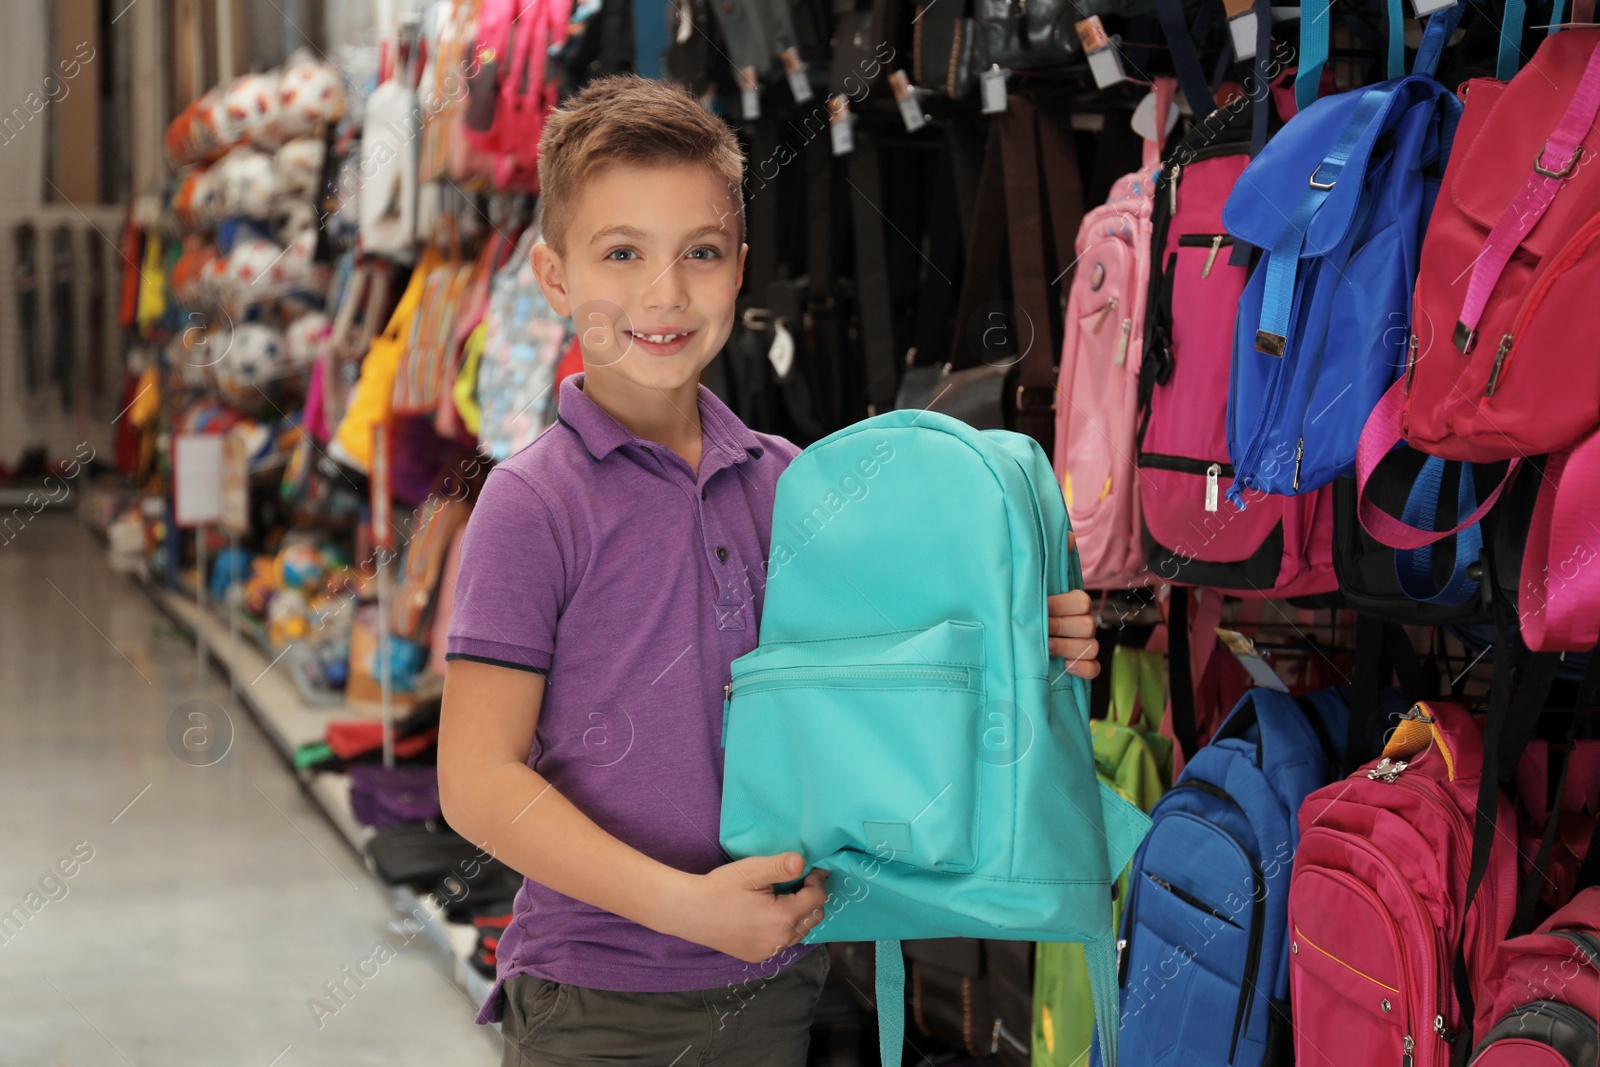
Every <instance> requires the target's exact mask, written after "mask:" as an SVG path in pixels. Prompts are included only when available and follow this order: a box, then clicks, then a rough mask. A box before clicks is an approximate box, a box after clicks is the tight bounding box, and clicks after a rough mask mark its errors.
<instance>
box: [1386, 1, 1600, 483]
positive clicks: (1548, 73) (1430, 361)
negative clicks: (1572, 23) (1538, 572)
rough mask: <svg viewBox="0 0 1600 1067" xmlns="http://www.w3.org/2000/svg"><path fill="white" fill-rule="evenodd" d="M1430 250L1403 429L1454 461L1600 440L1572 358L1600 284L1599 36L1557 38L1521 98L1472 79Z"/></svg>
mask: <svg viewBox="0 0 1600 1067" xmlns="http://www.w3.org/2000/svg"><path fill="white" fill-rule="evenodd" d="M1462 92H1463V94H1464V98H1465V100H1466V109H1465V112H1464V113H1463V115H1462V119H1461V127H1460V130H1459V131H1458V133H1457V138H1456V140H1457V144H1458V147H1457V149H1456V151H1455V153H1454V155H1453V157H1452V159H1451V161H1450V167H1449V169H1448V170H1447V171H1446V172H1445V177H1444V187H1443V189H1442V190H1441V192H1440V196H1439V204H1438V208H1437V209H1436V210H1435V212H1434V217H1433V221H1432V222H1431V223H1430V225H1429V227H1428V237H1427V240H1426V241H1425V242H1424V244H1423V247H1422V270H1421V273H1420V274H1419V275H1418V278H1417V284H1416V303H1415V313H1414V316H1413V317H1414V320H1415V324H1414V326H1413V327H1412V336H1411V353H1412V357H1411V362H1410V364H1409V367H1408V373H1407V376H1406V378H1405V381H1404V384H1403V385H1402V386H1401V387H1399V388H1400V389H1401V391H1402V394H1403V400H1402V402H1401V403H1400V411H1399V420H1398V425H1395V424H1394V423H1393V422H1392V421H1391V422H1389V423H1388V424H1387V425H1385V426H1383V427H1382V428H1383V429H1384V430H1385V433H1384V437H1385V438H1387V437H1388V436H1389V434H1390V431H1391V430H1392V432H1393V433H1394V434H1395V435H1396V436H1404V437H1405V438H1406V440H1408V441H1409V442H1410V443H1411V444H1412V446H1413V447H1415V448H1419V449H1421V450H1422V451H1424V452H1427V453H1430V454H1432V455H1436V456H1442V457H1445V458H1447V459H1460V460H1472V461H1477V462H1485V461H1490V460H1500V459H1509V460H1517V459H1519V458H1521V457H1523V456H1532V455H1539V454H1541V453H1546V452H1554V451H1557V450H1559V449H1561V448H1565V447H1567V446H1569V445H1572V444H1573V443H1575V442H1576V441H1578V440H1579V439H1580V438H1582V437H1584V436H1586V435H1588V434H1589V433H1590V432H1591V431H1593V430H1594V429H1595V427H1596V426H1597V425H1600V362H1596V361H1595V360H1592V359H1582V358H1574V351H1573V349H1574V345H1575V344H1577V345H1581V344H1582V343H1583V342H1582V341H1581V340H1580V338H1584V337H1586V336H1588V335H1589V334H1590V333H1591V332H1592V327H1593V324H1594V321H1595V320H1594V315H1595V309H1596V308H1597V307H1600V305H1597V304H1596V302H1595V300H1594V294H1595V291H1596V282H1597V281H1600V243H1597V238H1600V170H1597V169H1596V168H1595V167H1594V166H1592V165H1591V161H1592V160H1593V158H1594V156H1595V154H1596V153H1597V152H1600V132H1596V130H1595V119H1596V116H1597V115H1600V30H1594V29H1564V30H1562V31H1561V32H1560V33H1556V34H1554V35H1553V36H1550V37H1547V38H1546V39H1545V41H1544V43H1543V44H1541V45H1540V46H1539V50H1538V52H1537V53H1535V55H1534V57H1533V62H1532V63H1530V64H1529V66H1528V68H1527V69H1526V70H1524V71H1523V72H1522V73H1521V74H1518V75H1517V77H1516V78H1514V79H1512V81H1511V82H1510V84H1502V83H1500V82H1496V81H1491V80H1489V79H1486V78H1479V79H1474V80H1472V81H1470V82H1468V83H1467V84H1466V86H1465V87H1464V88H1463V90H1462Z"/></svg>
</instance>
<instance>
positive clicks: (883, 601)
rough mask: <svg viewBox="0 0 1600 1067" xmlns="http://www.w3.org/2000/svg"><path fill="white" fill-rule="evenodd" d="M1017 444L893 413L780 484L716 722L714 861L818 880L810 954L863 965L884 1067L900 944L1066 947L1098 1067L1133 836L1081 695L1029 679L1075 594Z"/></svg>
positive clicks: (1036, 674) (1045, 464)
mask: <svg viewBox="0 0 1600 1067" xmlns="http://www.w3.org/2000/svg"><path fill="white" fill-rule="evenodd" d="M1067 532H1068V522H1067V510H1066V505H1065V502H1064V501H1063V499H1062V496H1061V489H1060V486H1059V485H1058V484H1057V482H1056V480H1055V473H1054V471H1053V470H1052V469H1051V466H1050V460H1049V458H1048V457H1046V456H1045V454H1044V451H1043V450H1042V449H1041V448H1040V447H1039V445H1038V444H1037V443H1035V442H1034V441H1033V440H1032V439H1031V438H1029V437H1026V436H1024V435H1022V434H1018V433H1011V432H1009V431H1004V430H976V429H973V428H972V427H970V426H968V425H967V424H965V423H963V422H960V421H958V420H956V419H954V418H951V417H949V416H947V415H943V414H939V413H937V412H931V411H916V410H903V411H891V412H888V413H886V414H883V415H877V416H874V417H873V418H870V419H866V420H864V421H862V422H858V423H856V424H854V425H852V426H848V427H846V428H844V429H842V430H839V431H837V432H835V433H832V434H830V435H828V436H827V437H824V438H823V439H822V440H820V441H818V442H816V443H815V444H813V445H811V446H810V447H809V448H807V449H805V451H803V452H801V453H800V455H798V456H796V457H795V459H794V461H793V462H792V463H791V464H790V465H789V467H788V469H787V470H785V471H784V473H783V475H782V477H780V478H779V479H778V491H777V500H776V503H775V506H774V510H773V520H772V543H771V549H770V559H769V562H768V568H767V587H766V602H765V605H764V607H763V611H762V618H761V643H760V646H759V647H758V648H757V649H756V650H755V651H753V652H750V653H748V654H746V655H744V656H740V657H739V658H738V659H736V660H734V661H733V667H732V682H731V684H730V685H729V687H728V698H727V702H726V704H725V706H724V715H723V725H722V740H723V746H724V749H725V755H724V780H723V792H722V827H721V843H722V847H723V848H724V849H726V850H727V852H728V853H729V854H730V855H732V856H733V857H735V858H740V857H746V856H754V855H771V854H774V853H778V852H784V851H788V850H794V851H796V852H799V853H800V854H801V855H802V856H804V857H805V861H806V866H807V868H808V869H809V868H811V867H820V868H823V869H825V870H827V871H829V872H830V874H829V877H828V883H827V888H828V892H829V896H828V902H827V904H826V906H825V907H826V912H827V914H826V918H824V919H823V921H822V922H821V923H819V924H818V925H817V926H815V927H813V928H812V929H811V931H810V932H809V933H808V934H807V935H806V937H805V941H806V942H808V943H819V942H830V941H874V942H876V943H877V944H876V949H875V955H876V962H877V1002H878V1026H879V1043H880V1051H881V1054H882V1059H883V1063H884V1064H885V1067H891V1065H898V1064H899V1063H900V1054H901V1049H902V1037H903V1028H904V1008H905V993H904V989H905V985H904V983H905V970H904V959H903V957H902V955H901V951H900V945H899V941H900V940H902V939H910V938H932V937H973V938H990V939H1003V940H1016V941H1075V942H1081V943H1083V944H1084V946H1085V952H1086V955H1087V959H1088V964H1089V975H1090V981H1091V985H1092V987H1093V992H1094V1000H1095V1019H1096V1023H1097V1029H1098V1030H1099V1035H1100V1042H1101V1044H1102V1046H1103V1047H1104V1048H1105V1051H1106V1062H1108V1063H1115V1061H1116V1034H1117V1026H1116V1022H1117V1015H1116V1010H1117V1004H1116V943H1115V938H1116V933H1115V931H1114V930H1113V928H1112V920H1111V903H1112V884H1113V882H1114V880H1115V878H1116V876H1117V874H1118V873H1119V872H1120V871H1121V870H1122V869H1123V867H1124V866H1125V865H1126V864H1127V862H1128V860H1129V859H1130V858H1131V857H1132V855H1133V850H1134V849H1135V848H1137V847H1138V843H1139V841H1140V840H1141V839H1142V838H1143V836H1144V833H1145V831H1146V830H1147V829H1148V828H1149V825H1150V822H1149V819H1148V817H1146V816H1145V815H1144V813H1142V812H1140V811H1139V810H1138V809H1137V808H1136V807H1134V806H1133V805H1132V804H1129V803H1128V802H1127V801H1125V800H1123V799H1122V798H1121V797H1119V796H1118V795H1117V794H1116V792H1115V791H1114V790H1112V789H1110V788H1109V787H1106V786H1104V785H1102V784H1101V783H1100V781H1099V779H1098V778H1097V776H1096V774H1095V765H1094V755H1093V746H1092V740H1091V736H1090V730H1089V703H1088V687H1087V685H1086V683H1085V682H1084V681H1083V679H1081V678H1076V677H1074V676H1072V675H1070V674H1067V673H1066V669H1065V664H1064V662H1063V661H1062V660H1061V659H1059V658H1057V657H1051V656H1049V655H1048V644H1047V641H1048V638H1047V635H1046V614H1047V608H1046V603H1045V597H1046V595H1047V594H1054V593H1060V592H1066V591H1068V590H1071V589H1078V588H1081V586H1082V579H1081V574H1080V571H1079V569H1078V561H1077V558H1076V555H1075V554H1072V553H1069V552H1068V551H1067Z"/></svg>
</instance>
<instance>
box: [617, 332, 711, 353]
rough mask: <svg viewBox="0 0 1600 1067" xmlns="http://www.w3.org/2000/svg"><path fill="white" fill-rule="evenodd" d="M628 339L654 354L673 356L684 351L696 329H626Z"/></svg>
mask: <svg viewBox="0 0 1600 1067" xmlns="http://www.w3.org/2000/svg"><path fill="white" fill-rule="evenodd" d="M624 332H625V333H626V334H627V336H628V340H629V341H632V342H633V343H635V344H636V345H638V346H639V348H640V349H642V350H643V351H645V352H647V353H648V354H650V355H653V356H671V355H676V354H677V353H679V352H681V351H683V349H684V347H685V346H687V345H688V343H689V341H690V340H692V339H693V338H694V336H695V334H696V333H697V332H698V331H696V330H626V331H624Z"/></svg>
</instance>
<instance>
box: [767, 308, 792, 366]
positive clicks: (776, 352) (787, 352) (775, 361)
mask: <svg viewBox="0 0 1600 1067" xmlns="http://www.w3.org/2000/svg"><path fill="white" fill-rule="evenodd" d="M767 362H769V363H771V364H772V372H773V373H774V374H776V375H777V376H778V380H779V381H782V380H783V379H784V378H787V377H788V376H789V368H790V367H792V366H794V335H793V334H791V333H790V332H789V331H788V330H786V329H785V328H784V326H783V320H782V319H779V320H778V321H777V322H776V323H774V324H773V326H772V347H771V348H769V349H767Z"/></svg>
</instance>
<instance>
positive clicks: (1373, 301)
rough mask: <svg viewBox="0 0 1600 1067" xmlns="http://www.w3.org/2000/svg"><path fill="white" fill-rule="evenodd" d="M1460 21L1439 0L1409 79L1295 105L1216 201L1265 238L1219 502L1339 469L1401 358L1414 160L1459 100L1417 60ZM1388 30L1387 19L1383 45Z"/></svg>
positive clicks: (1235, 221)
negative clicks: (1227, 473)
mask: <svg viewBox="0 0 1600 1067" xmlns="http://www.w3.org/2000/svg"><path fill="white" fill-rule="evenodd" d="M1395 6H1396V8H1397V9H1398V4H1396V5H1395ZM1321 11H1322V15H1325V14H1326V4H1323V5H1322V7H1321ZM1314 17H1317V18H1320V17H1322V16H1321V15H1318V14H1317V12H1316V11H1314V10H1312V9H1310V8H1308V9H1307V11H1306V13H1305V16H1304V18H1302V20H1301V25H1302V28H1301V32H1302V36H1304V35H1306V34H1307V33H1310V32H1311V29H1310V27H1309V26H1308V22H1309V21H1310V20H1312V19H1313V18H1314ZM1460 17H1461V9H1460V7H1459V6H1452V7H1450V8H1447V9H1445V10H1444V11H1440V12H1438V13H1436V14H1434V15H1433V16H1432V17H1431V18H1430V19H1429V20H1428V26H1427V30H1426V32H1425V35H1424V37H1423V41H1422V46H1421V48H1420V49H1419V50H1418V52H1417V59H1416V63H1415V65H1414V67H1413V73H1412V74H1411V75H1410V76H1408V77H1403V78H1401V77H1393V78H1392V79H1391V80H1390V81H1385V82H1381V83H1379V84H1378V85H1374V86H1371V87H1369V88H1365V89H1358V90H1354V91H1352V92H1348V93H1340V94H1338V95H1336V96H1330V97H1325V98H1323V99H1321V100H1315V101H1312V102H1310V103H1309V106H1306V107H1305V109H1304V110H1303V111H1301V112H1300V113H1299V114H1297V115H1296V116H1295V117H1294V118H1293V119H1291V120H1290V121H1289V122H1288V123H1286V124H1285V125H1284V127H1283V129H1282V130H1281V131H1279V133H1278V135H1277V136H1276V137H1274V138H1272V139H1271V140H1270V141H1268V142H1267V144H1266V147H1265V148H1263V149H1262V151H1261V154H1260V155H1258V156H1257V157H1256V158H1255V159H1254V160H1253V161H1252V162H1251V164H1250V166H1249V168H1248V169H1246V170H1245V172H1244V174H1243V175H1241V176H1240V179H1239V183H1238V184H1237V185H1236V186H1235V187H1234V190H1233V193H1232V195H1231V196H1229V198H1228V204H1227V207H1226V208H1224V209H1223V222H1224V224H1225V225H1226V227H1227V230H1228V232H1229V233H1230V234H1232V235H1233V236H1234V237H1235V238H1236V239H1238V240H1242V241H1246V242H1248V243H1250V244H1252V245H1255V246H1256V247H1258V248H1261V249H1264V250H1265V251H1264V254H1263V256H1262V258H1261V261H1260V263H1259V264H1258V265H1257V267H1256V269H1255V272H1254V273H1253V274H1252V275H1251V278H1250V284H1249V285H1248V286H1247V287H1246V288H1245V291H1244V297H1243V299H1242V300H1241V302H1240V304H1239V315H1238V319H1237V323H1236V327H1235V339H1234V349H1233V350H1234V362H1233V381H1232V385H1231V387H1230V389H1229V392H1228V453H1229V455H1230V456H1231V457H1232V458H1233V464H1234V479H1233V484H1232V485H1230V486H1229V487H1228V489H1227V495H1228V499H1229V500H1231V501H1232V502H1233V503H1235V504H1242V503H1243V494H1244V492H1245V491H1246V490H1248V489H1254V490H1257V491H1260V492H1269V493H1282V494H1293V493H1305V492H1310V491H1312V490H1315V489H1319V488H1321V487H1322V486H1325V485H1327V484H1328V483H1329V482H1331V481H1332V480H1333V479H1334V478H1336V477H1338V476H1339V475H1341V474H1345V473H1348V472H1349V470H1350V468H1351V466H1352V464H1353V463H1354V461H1355V458H1356V442H1357V439H1358V438H1359V436H1360V432H1361V426H1362V423H1363V421H1364V420H1365V418H1366V416H1367V414H1368V413H1369V412H1371V411H1372V409H1373V406H1374V405H1375V404H1376V403H1377V402H1378V399H1379V397H1381V396H1382V395H1383V392H1384V390H1386V389H1387V388H1388V387H1389V385H1390V383H1391V382H1393V381H1394V380H1395V379H1396V378H1398V377H1399V375H1400V372H1401V370H1402V369H1403V368H1404V366H1405V359H1404V355H1405V345H1406V336H1407V328H1408V326H1409V323H1410V318H1409V315H1408V306H1409V302H1410V294H1411V287H1412V284H1413V282H1414V281H1415V279H1416V272H1417V257H1418V251H1419V247H1420V245H1421V235H1422V230H1423V228H1424V226H1425V225H1426V223H1427V219H1428V212H1429V211H1430V210H1431V208H1432V205H1433V199H1434V195H1435V191H1436V188H1437V186H1436V179H1433V178H1431V177H1430V172H1432V171H1435V170H1437V169H1439V168H1442V166H1443V164H1444V161H1445V159H1446V158H1447V156H1448V155H1449V150H1450V142H1451V136H1452V134H1453V132H1454V129H1455V123H1456V119H1457V117H1458V116H1459V114H1460V111H1461V105H1460V103H1459V102H1458V101H1457V100H1456V99H1455V97H1454V96H1453V95H1451V94H1450V93H1449V92H1448V91H1447V90H1446V89H1445V88H1444V86H1442V85H1440V84H1439V82H1438V81H1437V80H1435V79H1434V77H1433V71H1434V68H1435V66H1436V65H1437V64H1438V61H1439V54H1440V52H1441V51H1442V50H1443V48H1444V45H1445V42H1446V41H1447V40H1448V39H1449V37H1450V33H1451V31H1452V30H1453V29H1454V28H1455V26H1456V23H1457V22H1458V21H1459V20H1460ZM1324 22H1325V20H1324ZM1322 29H1323V32H1324V33H1325V32H1326V26H1325V25H1323V27H1322ZM1399 33H1400V27H1399V26H1398V25H1394V24H1391V26H1390V38H1391V42H1395V43H1397V41H1398V34H1399ZM1395 73H1397V71H1395V70H1394V68H1393V66H1391V75H1393V74H1395Z"/></svg>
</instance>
